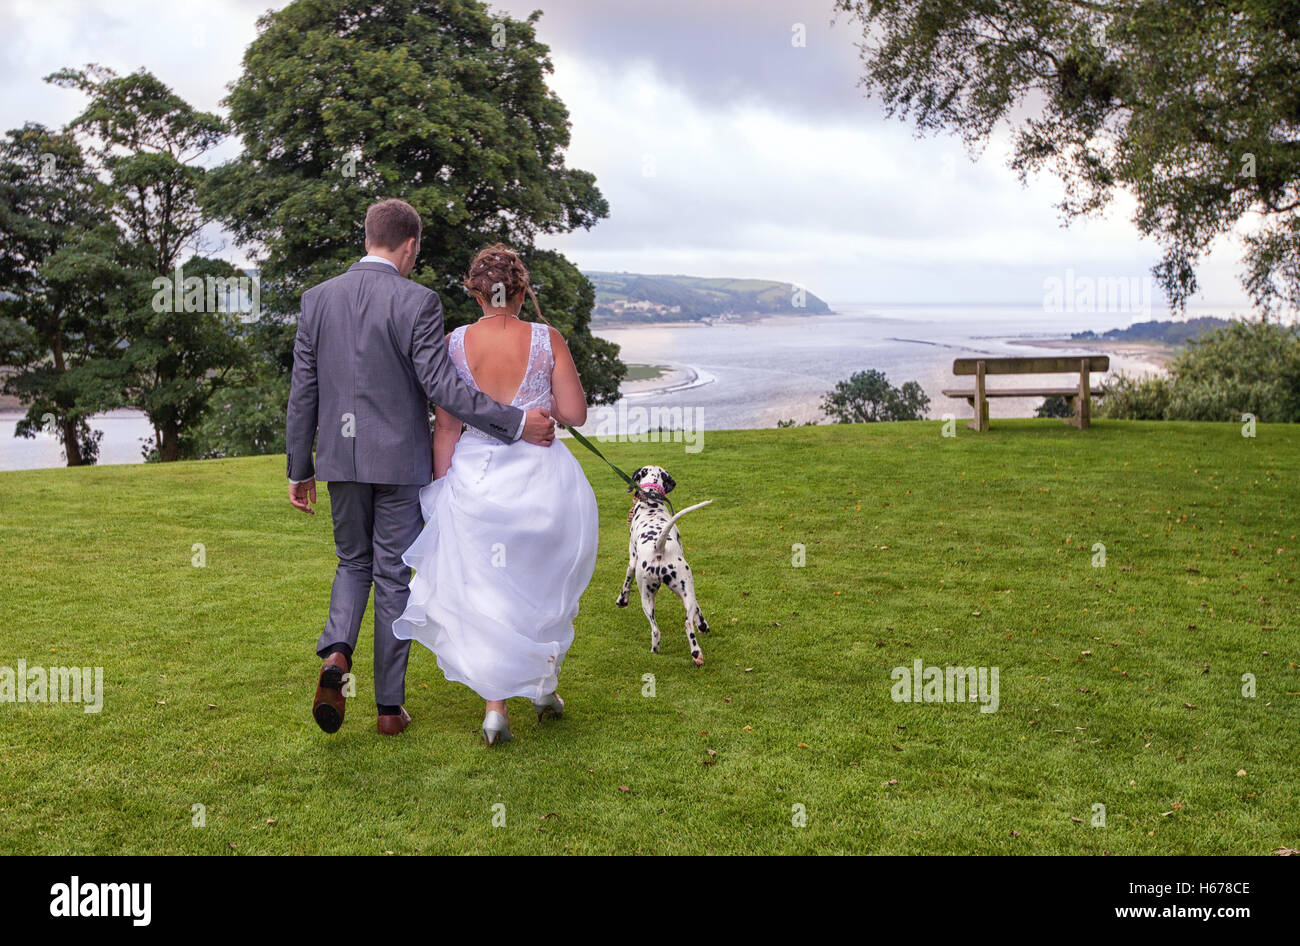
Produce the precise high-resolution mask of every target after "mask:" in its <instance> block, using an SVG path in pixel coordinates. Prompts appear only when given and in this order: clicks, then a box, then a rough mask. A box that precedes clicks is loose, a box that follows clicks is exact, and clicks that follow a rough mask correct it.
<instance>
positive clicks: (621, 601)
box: [614, 595, 627, 608]
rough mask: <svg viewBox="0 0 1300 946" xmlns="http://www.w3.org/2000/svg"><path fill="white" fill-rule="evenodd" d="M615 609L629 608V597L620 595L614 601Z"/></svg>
mask: <svg viewBox="0 0 1300 946" xmlns="http://www.w3.org/2000/svg"><path fill="white" fill-rule="evenodd" d="M614 607H616V608H626V607H627V595H619V596H618V597H617V598H615V599H614Z"/></svg>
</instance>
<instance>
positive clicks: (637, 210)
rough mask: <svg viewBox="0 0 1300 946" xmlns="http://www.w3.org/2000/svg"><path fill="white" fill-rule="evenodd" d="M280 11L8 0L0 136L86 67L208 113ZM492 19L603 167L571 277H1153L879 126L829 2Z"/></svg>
mask: <svg viewBox="0 0 1300 946" xmlns="http://www.w3.org/2000/svg"><path fill="white" fill-rule="evenodd" d="M272 5H274V6H282V5H283V4H268V3H266V2H265V0H205V2H201V3H177V2H175V0H170V2H162V0H122V2H118V3H114V4H112V5H103V4H100V3H96V2H81V0H39V2H37V0H0V12H2V13H3V22H4V24H5V29H4V32H3V34H0V88H2V89H3V91H4V95H3V97H2V98H0V121H2V122H3V127H4V128H14V127H17V126H19V125H21V124H22V123H23V122H24V121H39V122H42V123H44V124H47V125H60V124H62V123H64V122H66V121H68V120H69V119H70V118H72V117H73V116H74V115H75V114H76V113H77V111H78V110H79V108H80V106H81V99H80V97H79V95H78V94H76V93H74V92H70V91H65V90H61V89H56V88H52V87H50V86H47V85H46V84H45V83H43V82H42V77H43V76H45V75H47V74H48V73H50V72H52V71H54V70H56V69H58V68H61V67H64V66H72V65H81V64H84V63H87V62H99V63H102V64H104V65H108V66H111V67H113V68H114V69H117V70H118V71H120V72H129V71H131V70H133V69H136V68H139V67H140V66H144V67H146V68H148V69H150V70H152V71H153V72H154V73H156V74H157V75H158V76H159V77H160V78H161V79H163V80H164V81H165V82H167V83H168V84H170V85H171V86H172V87H173V88H175V89H176V91H177V92H178V93H180V94H181V95H182V96H184V97H185V98H186V99H188V100H189V101H190V102H191V103H193V104H194V105H196V106H198V107H200V108H204V109H210V110H219V102H220V100H221V98H222V97H223V96H224V94H225V86H226V83H228V82H229V81H231V80H232V79H233V78H235V76H237V75H238V72H239V62H240V58H241V56H242V54H243V50H244V47H245V46H246V45H247V44H248V43H249V42H250V41H251V40H252V39H253V38H254V37H255V36H256V26H255V24H256V20H257V17H258V16H259V14H260V13H261V12H262V11H263V10H264V9H266V8H267V7H268V6H272ZM492 6H493V8H495V9H497V10H501V11H504V12H506V13H509V14H511V15H513V16H523V15H526V14H527V13H528V12H529V11H530V10H532V9H535V8H541V9H542V10H543V11H544V14H543V16H542V18H541V21H540V23H539V26H538V29H539V33H540V36H541V38H542V40H543V41H544V42H546V43H547V44H548V45H549V46H550V47H551V56H552V60H553V62H554V64H555V72H554V74H553V75H552V76H551V80H550V81H551V85H552V88H554V90H555V91H556V93H557V94H558V95H559V96H560V98H561V99H562V100H563V101H564V102H565V104H566V105H567V106H568V109H569V112H570V118H571V121H572V125H573V131H572V135H573V139H572V143H571V146H570V148H569V152H568V163H569V164H570V165H571V166H574V167H579V168H583V169H586V170H589V171H592V172H594V173H595V174H596V177H597V181H598V184H599V186H600V188H601V190H602V191H603V193H604V194H605V196H606V198H607V199H608V200H609V202H610V216H609V218H608V219H606V220H604V221H602V222H600V223H599V224H598V225H597V226H596V227H594V228H593V229H592V230H591V231H580V232H578V233H576V234H567V235H564V236H560V237H555V238H552V239H551V240H550V241H549V243H548V244H547V245H550V246H554V247H555V248H557V249H560V250H562V251H563V252H565V253H566V254H567V255H568V256H569V257H570V258H571V259H573V260H574V261H575V262H576V263H577V264H578V265H579V266H580V267H582V268H584V269H619V270H629V271H634V272H658V273H664V272H667V273H685V274H690V275H699V276H752V277H763V278H772V279H782V280H787V281H791V282H796V283H799V284H802V285H804V286H806V287H807V288H808V289H809V290H811V291H812V292H814V293H816V294H817V295H819V296H821V297H823V298H825V299H827V300H830V301H832V302H855V301H858V302H918V303H919V302H964V301H965V302H1024V303H1035V302H1038V301H1040V300H1041V299H1042V297H1043V291H1044V290H1043V286H1044V280H1045V279H1047V278H1049V277H1053V276H1062V275H1064V273H1065V271H1066V269H1067V268H1072V269H1073V270H1074V271H1075V272H1076V273H1078V274H1084V275H1096V276H1106V277H1114V276H1144V275H1146V273H1147V272H1148V270H1149V267H1150V266H1151V264H1152V263H1153V262H1155V260H1156V259H1157V258H1158V250H1157V247H1156V246H1155V244H1154V243H1152V242H1150V241H1144V240H1142V239H1141V238H1140V236H1139V235H1138V234H1137V232H1136V230H1135V228H1134V227H1133V226H1132V224H1131V223H1130V222H1129V220H1128V217H1129V214H1130V205H1128V204H1127V202H1121V203H1120V204H1119V205H1117V206H1116V207H1115V208H1113V209H1112V212H1111V214H1110V215H1109V216H1108V218H1106V219H1104V220H1097V221H1088V222H1086V223H1075V224H1073V225H1072V226H1071V227H1070V228H1068V229H1062V228H1061V226H1060V221H1059V220H1058V218H1057V215H1056V212H1055V210H1054V209H1053V205H1054V202H1055V200H1056V196H1057V193H1058V189H1057V187H1056V185H1055V182H1054V181H1052V180H1051V179H1040V180H1035V181H1032V182H1031V183H1030V185H1029V186H1028V187H1022V186H1021V185H1020V183H1019V181H1018V180H1017V179H1016V177H1015V175H1014V174H1013V173H1012V172H1011V171H1010V170H1009V169H1008V168H1007V167H1006V146H1005V142H1003V141H995V142H993V143H991V144H990V146H989V147H988V149H987V150H986V152H985V153H984V154H983V155H981V156H980V157H979V159H978V160H976V161H974V162H972V161H971V160H970V158H969V156H968V155H967V154H966V152H965V151H964V149H963V148H962V146H961V144H960V142H958V141H956V140H953V139H947V138H927V139H917V138H915V137H913V135H912V132H911V129H910V128H909V127H908V126H906V125H904V124H902V123H901V122H897V121H893V120H887V119H885V118H884V116H883V115H882V113H881V109H880V107H879V104H878V103H876V102H874V101H871V100H868V99H867V98H866V97H865V96H864V94H863V92H862V90H861V88H860V87H859V86H858V85H857V80H858V77H859V73H860V63H859V61H858V53H857V50H856V49H855V48H854V43H855V42H856V41H857V40H858V39H859V35H858V33H857V31H856V29H855V27H854V25H853V24H852V23H850V22H849V21H847V20H846V19H844V18H842V17H841V18H840V20H839V21H838V22H837V23H835V24H834V25H832V22H831V20H832V17H831V11H830V6H831V4H830V3H829V2H821V0H788V2H780V0H694V2H686V0H657V2H654V3H644V2H632V0H600V2H595V0H588V2H579V0H526V2H514V0H503V2H498V3H494V4H492ZM796 24H802V25H803V27H804V28H805V29H806V35H807V45H806V46H805V47H803V48H798V47H795V46H793V45H792V43H791V36H792V34H793V30H794V29H795V27H796ZM236 149H237V144H236V143H234V142H230V143H228V144H227V145H226V146H225V147H223V148H222V149H221V151H220V152H219V153H218V155H217V157H218V159H224V158H227V157H229V156H230V155H232V154H234V153H235V151H236ZM220 255H224V256H226V257H227V258H231V259H238V258H239V254H238V252H237V251H236V250H234V249H233V248H227V249H226V250H225V251H224V252H223V253H221V254H220ZM1235 273H1236V252H1235V250H1234V248H1233V247H1232V246H1231V245H1225V246H1224V247H1223V248H1222V249H1221V250H1220V251H1218V252H1217V253H1216V254H1215V257H1214V258H1213V259H1212V260H1211V261H1210V263H1209V264H1208V265H1206V266H1205V267H1204V268H1203V270H1202V273H1201V277H1202V283H1203V285H1204V286H1205V288H1204V290H1203V292H1202V294H1201V297H1200V299H1199V301H1200V302H1201V303H1203V304H1207V305H1242V306H1244V304H1245V300H1244V297H1243V295H1242V293H1241V291H1240V288H1239V286H1238V284H1237V281H1236V275H1235Z"/></svg>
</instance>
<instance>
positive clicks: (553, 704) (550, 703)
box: [533, 692, 564, 723]
mask: <svg viewBox="0 0 1300 946" xmlns="http://www.w3.org/2000/svg"><path fill="white" fill-rule="evenodd" d="M533 709H535V710H536V711H537V721H538V722H539V723H540V722H541V721H542V717H543V716H545V715H546V714H547V713H550V714H551V715H552V716H560V715H561V714H563V713H564V700H562V699H560V695H559V694H558V693H555V692H551V693H548V694H546V695H545V696H544V697H542V698H541V699H540V700H533Z"/></svg>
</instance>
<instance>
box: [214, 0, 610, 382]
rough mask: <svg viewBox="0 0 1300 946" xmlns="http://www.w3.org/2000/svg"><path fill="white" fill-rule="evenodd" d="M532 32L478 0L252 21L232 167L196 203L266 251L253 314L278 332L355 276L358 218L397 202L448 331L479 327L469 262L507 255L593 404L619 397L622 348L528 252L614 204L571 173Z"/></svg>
mask: <svg viewBox="0 0 1300 946" xmlns="http://www.w3.org/2000/svg"><path fill="white" fill-rule="evenodd" d="M539 15H540V14H539V13H534V14H532V15H531V16H530V17H528V19H526V20H515V19H512V18H509V17H505V16H501V17H494V16H493V15H491V14H490V13H489V12H488V10H487V8H486V7H485V6H484V5H483V4H482V3H479V2H475V0H387V2H385V3H383V4H375V3H371V2H369V0H296V2H294V3H291V4H289V5H288V6H287V7H285V8H284V9H282V10H279V11H275V12H272V13H268V14H266V15H265V16H263V17H262V19H261V20H259V23H258V26H259V31H260V32H259V35H258V37H257V39H256V40H254V41H253V43H252V44H251V45H250V46H249V48H248V50H247V51H246V53H245V55H244V71H243V74H242V75H241V76H240V78H239V79H238V80H237V81H236V82H234V83H233V84H232V85H231V88H230V94H229V97H228V98H227V100H226V104H227V105H228V107H229V110H230V117H231V121H232V123H233V125H234V128H235V130H236V131H237V132H238V133H239V134H240V135H241V136H242V138H243V144H244V151H243V153H242V154H241V155H240V157H239V158H238V159H236V160H235V161H233V162H231V163H230V164H227V165H225V166H223V167H220V168H216V169H214V170H213V171H212V173H211V174H210V176H209V178H208V180H207V182H206V187H205V190H204V200H205V204H206V206H207V207H208V208H209V210H210V212H211V213H212V214H213V215H215V216H218V217H219V218H220V219H222V220H223V221H224V223H225V224H226V226H227V227H228V228H229V229H230V230H231V231H232V232H233V233H234V234H235V237H236V239H237V240H238V241H239V242H240V244H241V245H247V246H251V247H255V248H258V249H260V252H261V253H262V254H263V257H264V258H263V259H262V261H261V262H262V279H263V287H264V299H266V300H267V301H268V303H269V307H270V308H271V309H272V310H274V311H276V312H278V313H280V314H281V315H282V316H287V314H288V313H292V312H294V311H296V309H297V306H298V299H299V297H300V296H301V294H302V292H303V291H304V290H305V289H307V288H309V287H310V286H311V285H313V284H315V283H317V282H320V281H321V280H323V279H327V278H330V277H332V276H335V275H337V274H338V273H339V272H341V271H342V270H343V269H345V268H346V267H347V265H349V264H350V263H351V262H354V261H355V260H356V258H357V255H358V250H359V248H360V247H361V245H362V243H363V240H364V230H363V220H364V217H365V211H366V208H367V207H368V206H369V205H370V204H371V203H373V202H374V201H375V200H377V199H380V198H385V197H401V198H403V199H404V200H406V201H408V202H410V203H411V204H412V205H413V206H414V207H415V208H416V209H417V210H418V211H419V212H420V215H421V217H422V218H423V220H424V227H425V229H424V240H423V244H422V253H421V257H420V262H419V268H418V269H417V270H416V272H415V273H414V274H413V278H415V279H416V280H418V281H419V282H421V283H422V284H424V285H427V286H429V287H430V288H432V289H434V290H437V291H438V293H439V294H440V296H441V297H442V300H443V305H444V309H445V311H446V314H447V321H448V323H449V326H451V325H456V324H460V323H462V322H465V321H468V320H469V319H470V318H471V317H472V315H473V314H474V313H475V312H476V310H475V309H474V307H473V302H472V300H471V299H470V298H469V297H468V296H467V294H466V293H465V292H464V290H463V289H462V288H461V287H460V280H461V278H462V277H463V274H464V272H465V270H466V269H467V268H468V266H469V262H470V260H471V259H472V258H473V256H474V253H475V252H477V250H478V249H479V248H481V247H482V246H484V245H486V244H488V243H492V242H495V241H498V240H500V241H502V242H505V243H507V244H509V245H511V246H512V247H513V248H514V249H516V250H517V251H518V252H519V253H520V255H521V256H522V257H523V258H524V261H525V263H527V264H529V265H530V268H531V269H532V271H533V276H534V279H535V280H536V281H537V282H538V286H539V287H540V288H542V290H543V294H541V295H540V299H541V302H542V304H543V306H544V307H545V311H546V313H547V316H548V318H550V319H551V320H552V321H553V322H555V324H556V325H557V326H559V327H562V328H563V330H564V331H565V332H566V334H567V335H568V337H569V339H570V343H571V347H572V350H573V353H574V356H575V361H576V362H577V364H578V368H579V371H580V372H581V374H582V376H583V380H584V382H585V384H586V387H587V391H588V394H589V396H590V397H592V398H593V400H595V401H601V400H608V399H612V398H613V397H615V396H616V395H617V387H618V381H619V379H620V378H621V377H622V373H623V370H624V369H623V366H622V365H621V363H619V362H618V360H617V347H616V346H614V345H611V344H610V343H608V342H605V341H603V340H601V339H597V338H594V337H593V336H592V335H591V333H590V329H589V327H588V320H589V315H590V304H591V297H592V291H591V288H590V285H589V284H588V283H587V280H586V279H585V277H583V276H582V275H581V274H580V273H579V272H578V271H577V269H576V268H574V267H573V266H572V264H570V263H568V261H567V260H564V258H563V257H562V256H560V255H559V254H556V253H540V252H537V251H535V249H534V241H535V239H536V238H537V237H538V236H539V235H542V234H549V233H561V232H567V231H570V230H573V229H575V228H578V227H591V226H592V225H593V224H594V223H595V222H596V221H597V220H598V219H599V218H601V217H604V216H606V215H607V214H608V205H607V203H606V201H605V199H604V198H603V197H602V196H601V194H600V192H599V190H598V189H597V188H596V184H595V178H594V176H593V175H592V174H590V173H589V172H586V171H581V170H576V169H573V168H568V167H566V166H565V164H564V156H563V149H564V148H565V147H566V146H567V145H568V143H569V122H568V112H567V110H566V109H565V107H564V104H563V103H562V102H561V101H560V100H559V98H558V97H556V96H555V95H554V93H552V92H551V91H550V90H549V89H548V88H547V86H546V83H545V75H546V73H548V72H550V71H551V63H550V60H549V58H548V49H547V47H546V46H545V45H543V44H541V43H539V42H538V41H537V37H536V34H535V30H534V23H535V22H536V19H537V17H538V16H539Z"/></svg>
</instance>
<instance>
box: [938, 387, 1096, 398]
mask: <svg viewBox="0 0 1300 946" xmlns="http://www.w3.org/2000/svg"><path fill="white" fill-rule="evenodd" d="M1089 390H1090V392H1091V394H1092V396H1093V397H1101V396H1102V390H1101V388H1090V389H1089ZM1078 393H1079V388H1078V386H1075V387H1072V388H1003V389H1002V390H999V391H989V390H986V391H985V392H984V396H985V397H1075V396H1076V395H1078ZM943 396H944V397H966V398H970V397H974V396H975V392H974V391H973V390H969V391H963V390H957V389H954V388H947V389H945V390H944V392H943Z"/></svg>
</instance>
